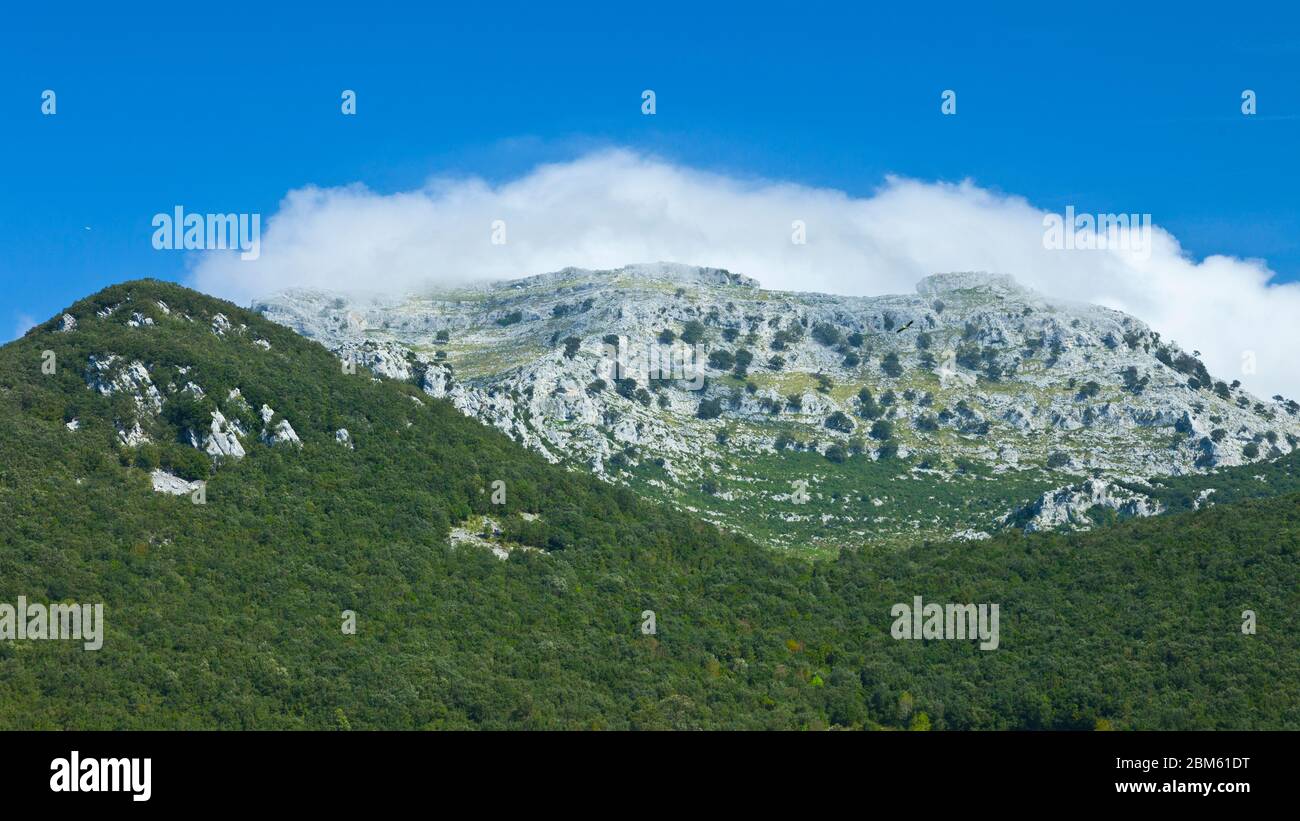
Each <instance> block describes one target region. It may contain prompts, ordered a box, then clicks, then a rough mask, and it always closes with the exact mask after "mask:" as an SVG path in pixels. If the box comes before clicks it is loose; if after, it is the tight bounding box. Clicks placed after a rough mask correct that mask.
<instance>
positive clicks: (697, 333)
mask: <svg viewBox="0 0 1300 821" xmlns="http://www.w3.org/2000/svg"><path fill="white" fill-rule="evenodd" d="M702 339H704V323H703V322H700V321H699V320H698V319H692V320H690V321H689V322H687V323H686V325H684V326H683V327H682V341H683V342H685V343H686V344H687V345H694V344H696V343H697V342H699V341H701V340H702Z"/></svg>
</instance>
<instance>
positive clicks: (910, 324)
mask: <svg viewBox="0 0 1300 821" xmlns="http://www.w3.org/2000/svg"><path fill="white" fill-rule="evenodd" d="M915 321H916V320H915V319H909V320H907V324H906V325H904V326H903V327H901V328H899V329H898V330H897V331H895V333H900V334H901V333H902V332H903V331H906V330H907V329H908V328H910V327H912V323H913V322H915Z"/></svg>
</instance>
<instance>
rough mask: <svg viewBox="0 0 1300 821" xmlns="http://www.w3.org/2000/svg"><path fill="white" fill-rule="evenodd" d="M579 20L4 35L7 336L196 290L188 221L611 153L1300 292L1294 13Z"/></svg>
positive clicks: (319, 8) (46, 19)
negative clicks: (1019, 229) (1147, 227)
mask: <svg viewBox="0 0 1300 821" xmlns="http://www.w3.org/2000/svg"><path fill="white" fill-rule="evenodd" d="M566 5H567V6H568V8H569V10H568V11H563V12H562V11H559V10H557V9H556V8H555V7H553V5H552V4H538V3H530V4H521V5H518V6H515V5H514V4H510V3H493V4H490V5H486V6H484V7H483V8H481V9H456V10H447V9H443V8H435V7H434V6H432V5H430V6H429V7H426V8H424V9H423V10H419V11H417V10H413V9H409V8H402V7H400V6H392V7H388V6H385V5H383V4H380V3H367V4H363V7H362V8H361V9H360V10H357V8H356V7H355V6H353V7H352V8H349V7H347V6H336V7H333V6H330V5H329V4H326V3H312V4H307V5H304V6H301V7H298V8H293V7H291V6H288V5H286V6H285V8H283V9H281V10H268V9H266V8H257V9H256V10H250V11H246V12H242V13H235V12H232V11H229V10H225V9H223V8H214V7H212V6H209V5H206V4H196V5H186V4H174V3H173V4H167V5H165V6H159V7H158V8H157V9H153V10H149V11H142V12H139V13H132V14H131V15H130V16H128V15H127V14H125V13H123V12H120V11H116V10H114V11H105V10H102V9H100V10H94V9H89V8H79V7H75V6H57V5H56V6H55V7H53V8H51V9H48V10H42V11H41V12H37V11H34V7H33V6H28V7H27V8H26V9H24V10H17V11H16V10H14V9H9V10H7V11H6V15H8V16H9V17H10V18H11V19H10V20H9V21H7V24H6V25H5V27H4V29H3V31H0V164H2V166H0V191H2V192H3V197H0V294H2V296H0V338H8V337H9V336H10V335H11V334H12V333H13V332H14V331H16V330H20V328H21V325H22V324H23V323H24V322H25V321H26V320H27V319H34V320H37V321H40V320H44V319H45V318H47V317H49V316H51V315H53V314H54V313H55V312H57V311H58V310H59V309H60V308H61V307H63V306H65V305H67V304H68V303H71V302H72V301H74V300H76V299H78V298H80V297H82V296H85V295H86V294H88V293H90V292H93V291H94V290H97V289H98V288H101V287H103V286H105V285H107V284H110V283H113V282H118V281H121V280H124V279H130V278H135V277H141V276H152V277H160V278H166V279H183V278H184V277H185V276H186V264H187V263H186V257H185V255H184V253H182V252H159V251H155V250H154V249H153V248H152V247H151V244H150V238H151V236H152V228H151V225H150V220H151V219H152V217H153V215H154V214H156V213H159V212H165V211H169V210H170V209H171V207H172V206H173V205H175V204H178V203H183V204H185V205H186V206H187V207H189V208H192V209H193V210H199V211H204V210H206V211H227V212H259V213H263V214H273V213H274V212H275V211H276V207H277V203H278V202H279V201H280V200H281V198H282V197H283V196H284V195H285V194H286V192H288V191H289V190H291V189H294V188H298V187H301V186H304V185H308V184H316V185H322V186H335V185H343V184H347V183H351V182H358V181H359V182H363V183H365V184H366V185H368V186H369V187H370V188H372V189H374V190H376V191H379V192H391V191H400V190H406V189H411V188H415V187H418V186H419V185H420V184H421V182H422V181H423V180H425V179H426V178H427V177H428V176H429V175H430V174H433V173H435V172H438V173H454V174H476V175H481V176H483V177H485V178H487V179H488V180H506V179H510V178H513V177H515V176H518V175H521V174H523V173H525V172H527V171H528V170H529V169H530V168H532V167H533V166H535V165H536V164H537V163H539V162H543V161H554V160H566V159H571V158H573V157H575V156H577V155H580V154H582V153H583V152H585V151H588V150H590V149H592V148H596V147H601V146H610V145H613V146H623V147H629V148H632V149H634V150H640V151H647V152H652V153H654V154H656V155H659V156H662V157H666V158H668V159H670V160H671V161H673V162H676V163H681V164H684V165H686V166H690V167H693V168H698V169H705V170H715V171H720V172H723V173H726V174H729V175H733V176H737V177H742V178H744V177H750V176H758V177H763V178H769V179H777V180H789V181H794V182H799V183H803V184H806V185H811V186H819V187H829V188H834V189H839V190H843V191H846V192H848V193H849V194H851V195H855V196H860V195H866V194H869V193H870V192H871V191H873V190H874V189H876V188H877V187H878V186H880V185H881V183H882V180H883V179H884V177H885V175H887V174H900V175H903V176H907V177H912V178H917V179H921V180H927V181H931V180H948V181H959V180H962V179H964V178H970V179H972V180H973V181H974V182H976V183H977V184H978V185H980V186H981V187H984V188H987V189H991V190H994V191H1001V192H1006V193H1010V194H1016V195H1019V196H1023V197H1025V198H1027V199H1028V200H1029V202H1030V203H1032V204H1033V205H1034V206H1037V207H1039V208H1042V209H1046V210H1058V211H1059V210H1061V209H1063V208H1064V207H1065V206H1066V205H1067V204H1073V205H1075V206H1076V207H1078V208H1083V209H1088V210H1091V211H1093V212H1110V211H1114V212H1146V213H1151V214H1152V215H1153V216H1154V219H1155V221H1156V222H1157V223H1158V224H1159V225H1161V226H1162V227H1164V228H1166V229H1168V230H1169V231H1170V232H1172V233H1173V234H1174V235H1175V236H1176V237H1177V238H1178V239H1179V241H1180V242H1181V243H1182V244H1183V247H1184V248H1185V249H1186V250H1187V251H1188V252H1190V253H1191V254H1192V255H1193V256H1194V257H1200V256H1203V255H1206V254H1211V253H1223V254H1230V255H1235V256H1242V257H1260V258H1263V259H1265V260H1266V261H1267V263H1268V265H1269V267H1270V268H1271V269H1272V270H1273V271H1275V272H1276V273H1277V274H1278V277H1279V279H1281V280H1286V281H1296V280H1300V202H1298V201H1297V197H1296V188H1297V182H1298V181H1300V174H1298V173H1297V164H1298V163H1300V150H1298V148H1297V147H1298V146H1300V26H1297V23H1298V22H1300V17H1298V16H1297V14H1296V13H1295V12H1288V11H1285V10H1282V9H1280V8H1279V9H1274V10H1253V9H1251V8H1250V7H1249V6H1247V5H1245V4H1234V5H1232V6H1231V7H1230V8H1228V9H1227V10H1225V11H1219V12H1217V13H1215V14H1213V15H1211V14H1201V13H1197V12H1195V11H1189V10H1186V9H1184V8H1182V7H1179V6H1170V7H1168V8H1167V9H1165V10H1142V9H1136V8H1133V7H1126V8H1123V9H1122V10H1117V11H1116V12H1114V13H1110V12H1098V11H1089V12H1084V11H1079V10H1069V11H1061V10H1057V8H1056V6H1055V5H1053V4H1048V5H1043V4H1034V5H1026V6H1023V7H1021V6H1014V5H1001V6H1000V9H1001V10H1000V11H993V10H991V6H990V5H987V4H984V5H980V6H978V7H966V8H963V7H965V6H968V4H963V7H957V8H954V9H953V10H951V11H943V10H941V8H940V7H939V6H936V5H934V4H918V7H917V8H916V9H915V10H908V9H903V8H897V7H895V8H889V9H869V10H868V9H864V8H863V7H862V4H852V5H850V4H843V5H842V6H838V7H837V6H834V5H823V4H817V3H800V4H781V5H775V6H767V7H764V6H759V5H748V4H747V5H746V6H744V7H743V8H744V9H745V10H743V11H742V10H740V9H741V8H742V7H741V6H740V5H738V4H737V5H735V6H732V7H730V8H722V7H717V8H713V9H711V8H709V7H708V6H707V5H706V4H703V3H691V4H684V5H681V6H672V5H666V6H665V5H660V4H654V5H651V4H638V5H636V6H631V5H628V6H622V7H620V8H614V5H615V4H610V3H601V4H592V5H590V6H587V7H585V8H584V7H581V6H578V5H576V4H566ZM898 5H900V6H901V5H902V4H898ZM1278 5H1279V6H1280V5H1281V4H1278ZM15 15H16V17H15ZM47 88H49V89H53V90H55V91H56V92H57V94H58V98H57V101H58V113H57V114H56V115H55V116H49V117H47V116H42V114H41V112H40V102H41V101H40V95H41V92H42V90H43V89H47ZM345 88H350V89H355V90H356V91H357V93H358V116H356V117H343V116H340V114H339V94H340V91H341V90H342V89H345ZM645 88H653V89H654V90H655V91H656V93H657V95H658V112H657V114H656V115H655V116H654V117H645V116H642V115H641V112H640V103H641V99H640V94H641V91H642V89H645ZM948 88H951V89H954V90H956V91H957V93H958V116H956V117H943V116H941V115H940V114H939V102H940V100H939V95H940V92H941V91H942V90H943V89H948ZM1246 88H1249V89H1253V90H1254V91H1256V93H1257V95H1258V101H1259V114H1258V115H1256V116H1255V117H1253V118H1248V117H1243V116H1242V115H1241V113H1240V110H1239V107H1240V95H1241V92H1242V90H1243V89H1246ZM87 229H89V230H87ZM628 261H633V260H628Z"/></svg>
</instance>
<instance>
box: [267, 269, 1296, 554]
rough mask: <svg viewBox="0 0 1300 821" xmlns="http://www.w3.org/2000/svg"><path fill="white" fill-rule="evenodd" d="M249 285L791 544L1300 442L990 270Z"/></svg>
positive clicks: (1182, 356)
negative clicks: (789, 281) (887, 284)
mask: <svg viewBox="0 0 1300 821" xmlns="http://www.w3.org/2000/svg"><path fill="white" fill-rule="evenodd" d="M253 307H254V309H255V310H256V311H258V312H259V313H261V314H262V315H264V316H266V317H267V318H269V319H272V320H274V321H276V322H278V323H280V324H283V325H285V326H287V327H289V328H292V329H294V330H296V331H298V332H299V333H301V334H304V335H306V336H308V337H311V338H313V339H316V340H318V341H320V342H321V343H322V344H324V345H326V346H327V347H329V348H330V349H331V350H333V351H335V352H336V353H337V354H339V355H340V356H342V357H345V358H348V359H352V360H355V361H358V362H362V363H364V364H365V365H367V366H369V367H371V368H373V369H374V370H375V371H376V372H378V373H381V374H384V375H385V376H388V377H391V378H394V379H397V380H399V381H405V382H410V383H412V384H416V385H418V386H420V387H421V388H422V390H423V391H424V392H425V393H427V394H428V395H431V396H434V397H438V398H446V399H448V400H449V401H450V402H451V403H452V404H453V405H454V406H455V407H457V408H458V409H460V410H461V411H462V412H463V413H465V414H466V415H469V416H472V417H474V418H477V419H479V420H481V421H483V422H485V423H487V424H489V425H491V426H493V427H496V428H498V429H500V430H502V431H503V432H505V433H507V434H508V435H510V436H511V437H512V438H513V439H514V440H515V441H517V442H519V443H521V444H524V445H526V446H527V447H529V448H531V449H532V450H535V451H537V452H538V453H540V454H541V455H542V456H543V457H545V458H546V459H547V460H549V461H552V462H557V463H562V464H566V465H569V466H576V467H581V468H583V469H586V470H590V471H592V472H594V473H595V474H596V475H598V476H602V477H604V478H606V479H608V480H610V481H613V482H616V483H621V484H624V485H626V486H627V487H629V488H631V489H633V490H635V491H637V492H638V493H641V494H642V495H645V496H648V497H651V498H654V499H655V500H666V501H669V502H671V503H672V504H674V505H675V506H677V507H678V508H680V509H683V510H686V511H688V512H691V513H693V514H696V515H699V516H700V517H702V518H704V519H706V520H708V521H711V522H715V523H718V524H720V525H723V526H725V527H727V528H729V529H732V530H735V531H737V532H740V533H743V534H745V535H747V536H749V537H750V538H753V539H755V540H757V541H759V542H762V543H765V544H768V545H771V546H779V547H784V548H791V549H795V550H800V551H806V552H811V553H814V554H816V553H825V552H832V553H833V552H834V551H836V550H838V549H840V548H842V547H844V546H847V545H859V544H895V545H900V544H905V543H909V542H911V541H915V540H916V539H918V538H949V537H954V536H956V537H959V538H966V539H980V538H986V537H987V536H988V535H989V534H991V533H993V532H996V531H997V530H999V529H1002V528H1006V527H1013V526H1014V527H1022V528H1028V529H1030V530H1034V529H1054V528H1063V527H1064V528H1071V529H1084V528H1087V527H1090V526H1092V523H1093V522H1094V520H1096V519H1097V518H1098V517H1105V516H1108V515H1117V516H1122V517H1131V516H1146V515H1150V514H1152V513H1157V512H1160V511H1161V510H1163V509H1164V508H1163V507H1162V505H1161V503H1160V502H1159V500H1158V499H1156V498H1155V497H1153V496H1150V495H1148V494H1146V493H1143V492H1142V491H1140V490H1139V489H1137V483H1142V482H1146V481H1147V480H1148V479H1149V478H1150V477H1157V476H1178V475H1189V474H1196V473H1201V472H1205V471H1209V470H1213V469H1216V468H1221V467H1226V466H1233V465H1239V464H1243V463H1248V462H1251V461H1256V460H1266V459H1270V458H1277V457H1279V456H1281V455H1283V454H1286V453H1290V452H1292V451H1293V450H1294V449H1295V448H1296V445H1297V443H1300V438H1298V437H1300V405H1297V404H1296V403H1295V402H1294V401H1287V400H1284V399H1283V398H1282V397H1274V399H1273V400H1269V401H1261V400H1259V399H1257V398H1256V397H1253V396H1251V395H1250V394H1249V393H1247V392H1245V391H1244V390H1242V389H1241V388H1240V386H1239V384H1238V383H1236V382H1235V381H1233V382H1229V381H1224V380H1220V379H1215V378H1214V377H1212V376H1211V375H1210V374H1209V373H1208V372H1207V371H1206V368H1205V366H1204V365H1203V364H1202V363H1201V362H1200V360H1199V359H1198V358H1197V355H1196V354H1195V353H1191V354H1189V353H1186V352H1185V351H1183V350H1182V349H1181V348H1179V347H1178V346H1177V345H1176V344H1175V343H1173V342H1172V341H1168V340H1163V339H1161V337H1160V335H1159V334H1158V333H1155V332H1153V331H1152V330H1151V329H1150V328H1148V327H1147V326H1146V325H1145V324H1143V323H1142V322H1141V321H1140V320H1138V319H1135V318H1133V317H1130V316H1127V315H1125V314H1123V313H1120V312H1118V311H1114V310H1109V309H1106V308H1101V307H1097V306H1092V305H1078V304H1065V303H1061V302H1058V301H1053V300H1049V299H1047V298H1045V297H1043V296H1041V295H1039V294H1036V293H1034V292H1032V291H1030V290H1028V289H1025V288H1023V287H1021V286H1019V285H1018V284H1017V283H1016V282H1015V281H1014V280H1013V279H1011V278H1010V277H1007V276H1001V275H991V274H980V273H954V274H937V275H934V276H931V277H927V278H926V279H924V280H923V281H922V282H920V283H919V284H918V285H917V289H916V293H915V294H912V295H899V296H883V297H874V298H856V297H837V296H829V295H824V294H807V293H791V292H780V291H767V290H763V289H761V288H759V287H758V284H757V283H756V282H755V281H754V280H752V279H750V278H748V277H745V276H743V275H739V274H734V273H730V272H727V271H723V270H718V269H711V268H698V267H692V266H684V265H674V264H666V263H660V264H656V265H633V266H627V267H625V268H621V269H618V270H612V271H587V270H579V269H565V270H563V271H559V272H556V273H552V274H545V275H541V276H534V277H529V278H526V279H520V280H514V281H509V282H503V283H496V284H492V285H485V286H481V287H474V288H461V289H456V290H444V291H434V292H430V293H425V294H421V295H418V296H413V297H408V298H401V299H394V298H389V297H356V296H349V295H344V294H335V293H325V292H319V291H302V290H296V291H290V292H286V293H282V294H279V295H276V296H274V297H271V298H267V299H264V300H260V301H258V302H256V303H255V304H254V306H253ZM665 357H666V358H667V361H668V362H669V363H670V364H674V365H679V366H680V365H686V366H687V367H679V368H678V369H677V370H676V371H673V370H672V369H671V368H667V367H665V368H661V369H660V373H658V374H656V373H654V372H653V367H652V366H651V365H650V363H662V362H664V361H665ZM616 365H617V366H619V368H620V369H619V370H617V371H616V369H615V366H616ZM692 366H698V368H695V367H692ZM624 369H625V370H624ZM674 377H675V378H674Z"/></svg>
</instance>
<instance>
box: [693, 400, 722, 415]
mask: <svg viewBox="0 0 1300 821" xmlns="http://www.w3.org/2000/svg"><path fill="white" fill-rule="evenodd" d="M695 415H696V416H697V417H699V418H700V419H717V418H718V417H719V416H721V415H722V400H721V399H717V398H714V399H705V400H702V401H701V402H700V406H699V407H698V408H697V409H696V410H695Z"/></svg>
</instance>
